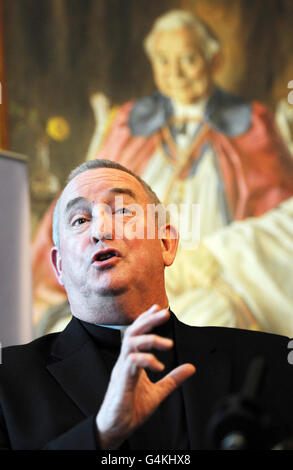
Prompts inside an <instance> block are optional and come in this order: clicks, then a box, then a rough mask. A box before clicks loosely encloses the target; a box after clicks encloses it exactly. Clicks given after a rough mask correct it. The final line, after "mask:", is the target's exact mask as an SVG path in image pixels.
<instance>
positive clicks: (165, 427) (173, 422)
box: [80, 317, 190, 450]
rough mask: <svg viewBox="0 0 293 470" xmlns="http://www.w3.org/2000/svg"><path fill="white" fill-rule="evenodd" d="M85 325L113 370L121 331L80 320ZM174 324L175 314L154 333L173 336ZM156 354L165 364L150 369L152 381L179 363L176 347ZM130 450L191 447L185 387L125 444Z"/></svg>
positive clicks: (165, 403)
mask: <svg viewBox="0 0 293 470" xmlns="http://www.w3.org/2000/svg"><path fill="white" fill-rule="evenodd" d="M80 323H81V324H82V326H83V327H84V328H85V329H86V330H87V332H88V334H89V335H90V336H91V338H92V339H93V340H94V343H95V345H96V347H97V351H98V353H99V354H100V356H101V357H102V360H103V361H104V363H105V366H106V368H107V370H108V373H109V379H110V374H111V371H112V368H113V366H114V364H115V363H116V361H117V359H118V356H119V353H120V347H121V332H120V331H119V330H116V329H113V328H105V327H103V326H98V325H93V324H91V323H87V322H84V321H81V320H80ZM173 331H174V325H173V320H172V317H171V318H170V319H169V320H168V322H166V323H165V324H163V325H160V326H159V327H157V328H155V329H154V330H153V333H154V334H157V335H160V336H163V337H165V338H171V339H173V337H174V334H173ZM154 354H155V356H156V357H157V358H158V360H159V361H161V362H163V364H165V369H164V370H163V371H162V372H152V371H147V374H148V376H149V378H150V380H151V381H152V382H157V381H158V380H160V379H161V378H162V377H164V376H165V375H166V374H167V373H168V372H169V371H171V370H172V369H174V368H175V367H176V366H177V365H178V361H177V358H176V351H175V348H174V347H173V348H172V349H171V350H169V351H156V350H154ZM125 445H126V446H127V447H128V448H129V449H130V450H138V449H145V450H149V449H153V450H155V449H163V450H188V449H189V448H190V446H189V442H188V435H187V429H186V410H185V407H184V401H183V396H182V392H181V388H180V387H179V388H178V389H176V390H175V391H174V392H172V393H171V394H170V395H169V396H168V397H167V398H166V399H165V400H164V401H163V402H162V403H161V405H160V406H159V408H158V409H157V410H156V411H155V413H154V414H153V415H152V416H151V417H150V418H149V419H148V420H147V421H146V422H145V423H144V424H143V425H142V426H140V428H138V429H137V430H136V432H135V433H134V434H133V435H132V436H131V437H130V438H129V439H128V440H127V443H125V444H124V446H123V447H125Z"/></svg>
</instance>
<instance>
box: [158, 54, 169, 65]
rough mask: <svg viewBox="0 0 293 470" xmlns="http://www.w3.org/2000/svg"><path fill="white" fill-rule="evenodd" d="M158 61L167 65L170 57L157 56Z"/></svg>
mask: <svg viewBox="0 0 293 470" xmlns="http://www.w3.org/2000/svg"><path fill="white" fill-rule="evenodd" d="M156 59H157V62H158V63H159V64H160V65H166V64H167V63H168V59H166V57H164V56H160V55H159V56H157V58H156Z"/></svg>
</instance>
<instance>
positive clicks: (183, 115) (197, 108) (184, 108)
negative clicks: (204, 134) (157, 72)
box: [172, 98, 208, 119]
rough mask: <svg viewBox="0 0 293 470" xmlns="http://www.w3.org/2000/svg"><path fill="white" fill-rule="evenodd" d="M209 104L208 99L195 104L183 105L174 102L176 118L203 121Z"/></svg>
mask: <svg viewBox="0 0 293 470" xmlns="http://www.w3.org/2000/svg"><path fill="white" fill-rule="evenodd" d="M207 102H208V98H201V99H200V100H198V101H197V102H196V103H194V104H181V103H178V102H176V101H172V103H173V109H174V116H175V117H176V118H179V119H192V118H195V119H202V118H203V116H204V112H205V108H206V105H207Z"/></svg>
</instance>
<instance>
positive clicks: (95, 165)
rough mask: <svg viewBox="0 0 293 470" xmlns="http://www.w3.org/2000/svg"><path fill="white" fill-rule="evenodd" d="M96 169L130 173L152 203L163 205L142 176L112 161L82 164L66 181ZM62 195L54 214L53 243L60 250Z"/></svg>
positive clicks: (95, 161)
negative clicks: (110, 169)
mask: <svg viewBox="0 0 293 470" xmlns="http://www.w3.org/2000/svg"><path fill="white" fill-rule="evenodd" d="M96 168H112V169H115V170H120V171H124V172H125V173H128V174H129V175H131V176H133V177H134V178H135V179H136V180H137V181H138V182H139V183H140V184H141V186H142V187H143V189H144V190H145V192H146V194H147V195H148V197H149V199H150V202H151V203H153V204H156V205H159V204H161V201H160V199H159V198H158V196H157V195H156V193H155V192H154V191H153V190H152V188H151V187H150V186H149V185H148V184H147V183H146V182H145V181H144V180H143V179H141V178H140V176H138V175H136V174H135V173H133V171H131V170H129V169H128V168H126V167H125V166H122V165H120V164H119V163H116V162H113V161H111V160H105V159H102V158H97V159H95V160H89V161H87V162H84V163H82V164H81V165H79V166H78V167H76V168H75V169H74V170H72V171H71V173H70V174H69V177H68V178H67V181H66V185H67V184H68V183H69V182H70V181H72V180H73V179H74V178H75V177H76V176H77V175H80V174H81V173H84V172H85V171H88V170H94V169H96ZM62 194H63V192H62V193H61V195H60V196H59V198H58V200H57V203H56V206H55V209H54V212H53V225H52V238H53V242H54V245H55V246H57V247H58V248H59V247H60V238H59V217H60V201H61V196H62Z"/></svg>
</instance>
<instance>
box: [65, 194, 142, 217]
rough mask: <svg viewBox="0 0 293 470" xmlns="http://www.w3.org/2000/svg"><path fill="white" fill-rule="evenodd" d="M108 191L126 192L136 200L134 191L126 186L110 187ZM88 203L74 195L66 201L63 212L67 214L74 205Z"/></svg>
mask: <svg viewBox="0 0 293 470" xmlns="http://www.w3.org/2000/svg"><path fill="white" fill-rule="evenodd" d="M109 193H110V194H126V195H128V196H130V197H132V198H133V199H134V200H135V201H136V200H137V198H136V196H135V194H134V192H133V191H131V189H128V188H111V189H110V190H109ZM90 205H91V204H90V203H89V201H88V200H87V199H86V198H85V197H82V196H78V197H75V198H74V199H71V200H70V201H68V203H67V204H66V207H65V214H68V212H70V210H71V209H72V208H73V207H75V206H86V207H89V206H90Z"/></svg>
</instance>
